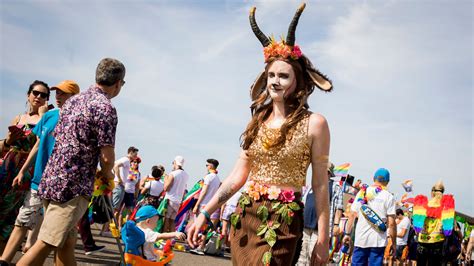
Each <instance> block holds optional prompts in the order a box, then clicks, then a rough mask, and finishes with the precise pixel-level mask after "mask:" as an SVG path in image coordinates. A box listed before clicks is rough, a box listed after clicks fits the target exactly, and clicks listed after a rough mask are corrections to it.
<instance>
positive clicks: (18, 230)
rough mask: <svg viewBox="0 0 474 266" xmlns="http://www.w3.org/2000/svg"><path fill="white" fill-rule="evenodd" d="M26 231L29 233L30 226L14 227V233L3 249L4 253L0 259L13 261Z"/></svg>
mask: <svg viewBox="0 0 474 266" xmlns="http://www.w3.org/2000/svg"><path fill="white" fill-rule="evenodd" d="M26 233H28V228H26V227H23V226H15V227H14V228H13V231H12V234H11V235H10V238H9V239H8V242H7V244H6V246H5V248H4V250H3V254H2V257H1V258H0V260H3V261H6V262H8V263H10V262H11V261H12V259H13V257H15V254H16V251H17V250H18V248H19V247H20V245H21V242H22V241H23V238H24V237H25V235H26Z"/></svg>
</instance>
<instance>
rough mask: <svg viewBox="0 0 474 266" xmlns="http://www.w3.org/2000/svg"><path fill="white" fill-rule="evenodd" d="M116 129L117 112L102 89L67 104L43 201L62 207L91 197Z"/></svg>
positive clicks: (48, 167)
mask: <svg viewBox="0 0 474 266" xmlns="http://www.w3.org/2000/svg"><path fill="white" fill-rule="evenodd" d="M116 128H117V112H116V110H115V107H113V105H112V103H111V101H110V99H108V98H107V95H106V94H105V92H104V91H102V90H101V89H100V88H98V87H95V86H91V87H90V88H89V89H88V90H87V91H85V92H83V93H81V94H79V95H76V96H73V97H71V98H70V99H69V100H68V101H66V103H65V104H64V105H63V108H62V109H61V114H60V117H59V122H58V125H57V126H56V128H55V131H54V136H55V138H56V144H55V145H54V149H53V153H52V154H51V157H50V158H49V161H48V164H47V165H46V168H45V171H44V173H43V178H42V179H41V182H40V185H39V188H38V194H39V195H40V197H41V198H42V199H47V200H51V201H56V202H61V203H62V202H66V201H69V200H71V199H73V198H75V197H78V196H91V195H92V191H93V184H94V176H95V171H96V169H97V164H98V162H99V155H100V148H101V147H103V146H114V145H115V131H116Z"/></svg>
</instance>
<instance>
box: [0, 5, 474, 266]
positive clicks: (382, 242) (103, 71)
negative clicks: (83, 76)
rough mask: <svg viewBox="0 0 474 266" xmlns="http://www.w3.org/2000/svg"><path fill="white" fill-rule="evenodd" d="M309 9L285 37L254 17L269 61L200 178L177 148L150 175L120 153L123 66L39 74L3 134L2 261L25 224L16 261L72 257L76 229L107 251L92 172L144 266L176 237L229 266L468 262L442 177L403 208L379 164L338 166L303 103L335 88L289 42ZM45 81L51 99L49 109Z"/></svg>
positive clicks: (133, 152) (91, 247)
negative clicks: (365, 169)
mask: <svg viewBox="0 0 474 266" xmlns="http://www.w3.org/2000/svg"><path fill="white" fill-rule="evenodd" d="M304 8H305V5H302V6H300V7H299V8H298V10H297V12H296V14H295V16H294V18H293V20H292V22H291V24H290V26H289V29H288V36H287V37H286V39H284V40H283V39H282V40H281V41H280V42H278V41H276V40H275V39H274V38H268V37H267V36H266V35H265V34H264V33H263V32H262V31H261V30H260V28H259V27H258V25H257V22H256V20H255V8H253V9H252V10H251V12H250V23H251V27H252V30H253V32H254V33H255V35H256V37H257V38H258V40H259V41H260V43H261V44H262V46H263V50H264V58H265V64H266V66H265V69H264V71H263V72H262V73H260V74H259V75H258V78H257V80H256V81H255V82H254V84H253V85H252V87H251V91H250V94H251V100H252V104H251V114H252V117H251V120H250V121H249V123H248V125H247V128H246V129H245V131H244V132H243V133H242V135H241V148H242V150H241V153H240V156H239V158H238V159H237V161H236V163H235V167H234V168H233V170H232V171H231V172H230V173H228V175H227V177H226V178H224V179H221V177H220V176H219V174H218V166H219V161H218V160H217V159H213V158H210V159H208V160H207V161H206V164H205V166H206V169H203V172H205V174H203V175H202V176H203V178H202V179H200V180H199V181H198V182H197V183H196V184H194V186H191V185H192V184H190V175H189V173H187V172H186V170H185V165H186V163H185V158H183V157H182V156H179V155H178V156H176V157H175V158H174V160H173V163H172V166H171V167H172V168H171V169H170V171H169V172H168V173H167V172H166V169H165V167H164V166H163V165H158V164H157V165H156V166H153V167H152V169H151V172H150V174H149V175H147V176H144V177H142V175H141V173H140V168H139V165H140V163H141V158H140V157H139V156H138V152H139V149H138V148H136V147H134V146H131V147H130V148H129V149H128V151H127V155H126V156H124V157H121V158H119V159H117V160H116V159H115V148H114V147H115V135H116V127H117V123H118V119H117V113H116V110H115V107H114V106H113V105H112V103H111V99H112V98H114V97H115V96H117V95H118V94H119V93H120V91H121V89H122V87H123V86H124V84H125V79H124V78H125V66H124V65H123V64H122V63H121V62H120V61H118V60H116V59H112V58H105V59H103V60H101V61H100V62H99V64H98V66H97V68H96V76H95V81H96V84H95V85H93V86H91V87H90V88H89V89H87V90H85V91H83V92H81V93H80V89H79V86H78V85H77V84H76V82H74V81H71V80H65V81H64V82H61V83H60V84H58V85H56V86H54V87H51V88H50V87H49V86H48V84H46V83H45V82H43V81H34V82H33V83H32V84H31V85H30V86H29V88H28V90H27V94H26V95H27V101H28V110H27V111H26V112H25V113H22V114H20V115H18V116H16V117H14V118H13V120H12V122H11V126H9V128H8V133H7V136H6V137H5V139H3V140H2V141H1V142H0V151H1V161H0V193H1V195H2V196H1V197H0V217H1V218H0V244H1V246H0V253H1V254H2V255H1V258H0V263H1V264H0V265H9V264H10V263H11V262H12V259H13V257H14V255H15V253H16V251H17V250H18V248H19V246H20V245H21V243H22V241H23V239H24V238H25V236H26V234H27V233H28V232H29V231H31V233H30V234H29V236H28V241H27V242H26V244H25V246H24V248H23V251H24V253H25V254H24V255H23V256H22V257H21V258H20V260H19V261H18V262H16V264H17V265H42V264H43V263H44V261H45V259H46V258H47V256H48V255H49V254H50V253H51V252H52V251H54V253H55V255H54V256H55V264H57V265H76V262H75V256H74V247H75V243H76V238H77V234H78V233H79V234H80V236H81V240H82V241H83V243H84V251H85V253H86V254H92V253H94V252H98V251H101V250H102V249H103V248H104V247H103V246H97V245H96V244H95V241H94V239H93V237H92V234H91V230H90V222H91V220H90V215H89V214H90V206H89V205H90V202H91V196H92V195H93V192H94V187H95V186H94V184H95V182H96V178H98V179H100V180H102V182H104V183H106V184H107V186H109V187H113V190H112V191H110V193H109V194H108V195H104V197H109V198H110V200H109V199H108V198H107V200H106V201H105V202H109V203H111V205H112V208H113V213H112V214H111V216H113V217H112V219H111V218H110V217H107V219H106V220H107V222H105V224H107V223H113V224H114V226H116V227H118V229H119V231H120V232H121V234H122V239H125V240H124V241H125V242H126V241H129V240H128V239H127V238H126V236H130V234H131V232H132V231H131V230H133V229H134V228H138V229H139V230H140V231H139V232H141V234H143V237H144V244H143V246H144V248H143V254H141V255H142V256H143V257H144V258H145V259H147V260H150V261H158V260H160V257H159V256H158V255H157V254H158V253H157V252H155V250H156V249H157V248H159V247H160V241H162V240H167V239H175V240H179V241H186V244H185V245H186V246H188V247H189V251H190V252H191V253H194V254H196V255H204V254H206V253H207V254H213V255H219V254H222V253H223V252H224V251H225V250H226V249H230V252H231V259H232V263H233V264H234V265H261V264H263V265H324V264H326V263H328V262H334V263H340V264H341V265H382V264H384V263H387V264H393V263H398V264H405V263H409V262H410V263H411V262H417V264H419V265H441V264H446V263H457V262H458V261H459V258H460V257H459V256H461V258H462V259H461V260H463V261H464V262H466V263H470V262H471V252H472V246H473V241H474V240H473V233H472V231H469V230H468V229H470V227H468V226H467V227H466V226H464V228H462V227H461V226H458V225H457V223H456V220H455V218H456V217H455V203H454V198H453V196H452V195H448V194H445V188H444V186H443V184H442V183H437V184H435V185H434V186H433V188H432V190H431V197H430V198H429V199H428V197H426V196H423V195H418V196H416V197H415V198H414V200H413V202H412V203H411V207H410V208H406V207H404V206H401V205H397V202H396V199H395V197H394V195H393V194H392V193H390V191H389V190H388V184H389V182H390V173H389V171H388V170H387V169H384V168H380V169H378V170H377V171H376V172H375V174H374V176H373V184H370V185H366V184H363V183H362V182H361V181H357V182H355V183H354V182H353V181H354V180H353V178H352V180H351V179H350V176H349V175H339V176H336V175H335V174H334V171H333V166H332V164H331V163H330V162H329V147H330V133H329V127H328V122H327V121H326V119H325V117H324V116H322V115H321V114H317V113H313V112H311V111H309V105H308V97H309V96H310V95H311V94H312V92H313V91H314V89H315V88H317V89H319V90H321V91H324V92H329V91H331V90H332V88H333V86H332V82H331V81H330V80H329V79H328V78H327V77H326V76H325V75H323V74H322V73H321V72H319V71H318V70H317V69H316V68H315V67H314V66H313V64H312V63H311V61H310V60H309V58H307V57H306V56H305V55H304V54H303V53H302V52H301V50H300V47H299V46H298V45H296V44H295V31H296V26H297V24H298V19H299V17H300V16H301V14H302V12H303V10H304ZM51 90H55V91H56V104H57V106H58V108H55V109H52V110H49V109H50V106H48V105H47V100H48V99H49V97H50V92H51ZM310 166H311V170H312V171H311V173H312V174H311V177H310V178H311V185H310V186H309V187H308V186H306V176H307V171H308V168H309V167H310ZM348 195H349V196H348ZM92 203H94V201H92ZM106 213H107V211H106ZM115 221H117V224H115ZM78 229H79V230H78ZM128 230H130V231H128ZM473 231H474V230H473ZM101 234H103V235H104V234H108V232H107V228H106V227H104V229H103V232H101ZM112 235H114V233H113V232H112ZM125 244H126V246H127V244H129V243H125Z"/></svg>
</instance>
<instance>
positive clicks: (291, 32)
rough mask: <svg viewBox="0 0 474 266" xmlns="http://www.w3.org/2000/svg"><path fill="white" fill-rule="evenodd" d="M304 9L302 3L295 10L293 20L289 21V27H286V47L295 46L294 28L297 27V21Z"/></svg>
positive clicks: (304, 5) (304, 4)
mask: <svg viewBox="0 0 474 266" xmlns="http://www.w3.org/2000/svg"><path fill="white" fill-rule="evenodd" d="M305 7H306V3H303V4H301V5H300V7H298V10H296V13H295V16H294V17H293V20H292V21H291V23H290V26H289V27H288V35H287V37H286V44H287V45H288V46H293V45H295V31H296V26H297V25H298V20H299V19H300V16H301V13H303V10H304V8H305Z"/></svg>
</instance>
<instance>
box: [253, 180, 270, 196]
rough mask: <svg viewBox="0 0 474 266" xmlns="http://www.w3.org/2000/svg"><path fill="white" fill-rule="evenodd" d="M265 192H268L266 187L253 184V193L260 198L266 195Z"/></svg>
mask: <svg viewBox="0 0 474 266" xmlns="http://www.w3.org/2000/svg"><path fill="white" fill-rule="evenodd" d="M267 190H268V188H267V186H265V185H261V184H258V183H257V184H255V192H258V193H260V195H261V196H263V195H266V194H267Z"/></svg>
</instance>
